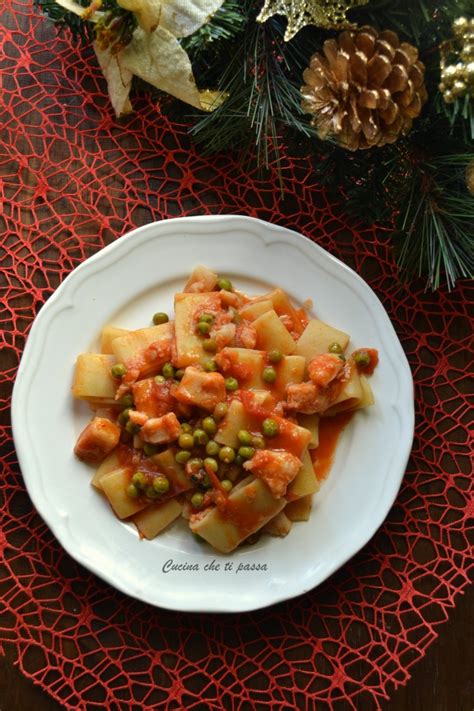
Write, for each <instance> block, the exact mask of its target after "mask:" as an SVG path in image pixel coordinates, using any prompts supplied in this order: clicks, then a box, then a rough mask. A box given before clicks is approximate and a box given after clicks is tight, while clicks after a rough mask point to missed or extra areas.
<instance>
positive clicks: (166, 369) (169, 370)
mask: <svg viewBox="0 0 474 711" xmlns="http://www.w3.org/2000/svg"><path fill="white" fill-rule="evenodd" d="M161 372H162V373H163V375H164V376H165V378H174V368H173V366H172V365H171V363H165V364H164V366H163V367H162V369H161Z"/></svg>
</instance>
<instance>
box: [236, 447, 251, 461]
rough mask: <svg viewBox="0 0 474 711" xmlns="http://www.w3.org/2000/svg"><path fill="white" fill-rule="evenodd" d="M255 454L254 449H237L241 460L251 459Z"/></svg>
mask: <svg viewBox="0 0 474 711" xmlns="http://www.w3.org/2000/svg"><path fill="white" fill-rule="evenodd" d="M254 454H255V449H254V448H253V447H239V455H240V456H241V457H242V459H252V457H253V455H254Z"/></svg>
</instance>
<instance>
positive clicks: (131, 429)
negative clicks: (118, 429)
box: [125, 420, 140, 434]
mask: <svg viewBox="0 0 474 711" xmlns="http://www.w3.org/2000/svg"><path fill="white" fill-rule="evenodd" d="M125 429H126V430H127V432H128V433H129V434H138V432H140V425H136V424H135V423H134V422H130V420H129V421H128V422H127V424H126V425H125Z"/></svg>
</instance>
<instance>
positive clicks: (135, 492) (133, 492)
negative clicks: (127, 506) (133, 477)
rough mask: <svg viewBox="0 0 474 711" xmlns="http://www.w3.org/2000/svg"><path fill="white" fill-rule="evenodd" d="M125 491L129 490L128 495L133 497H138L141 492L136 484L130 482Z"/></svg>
mask: <svg viewBox="0 0 474 711" xmlns="http://www.w3.org/2000/svg"><path fill="white" fill-rule="evenodd" d="M125 491H126V492H127V496H129V497H130V498H131V499H136V498H138V497H139V496H140V492H139V490H138V489H137V487H136V486H135V484H129V485H128V486H127V488H126V490H125Z"/></svg>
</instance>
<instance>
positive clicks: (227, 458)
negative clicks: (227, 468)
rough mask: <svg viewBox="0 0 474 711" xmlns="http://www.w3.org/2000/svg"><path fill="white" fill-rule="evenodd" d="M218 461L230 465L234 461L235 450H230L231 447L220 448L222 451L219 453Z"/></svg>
mask: <svg viewBox="0 0 474 711" xmlns="http://www.w3.org/2000/svg"><path fill="white" fill-rule="evenodd" d="M219 459H220V460H221V462H225V463H226V464H230V463H231V462H233V461H234V459H235V450H234V449H232V447H222V449H221V450H220V451H219Z"/></svg>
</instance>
